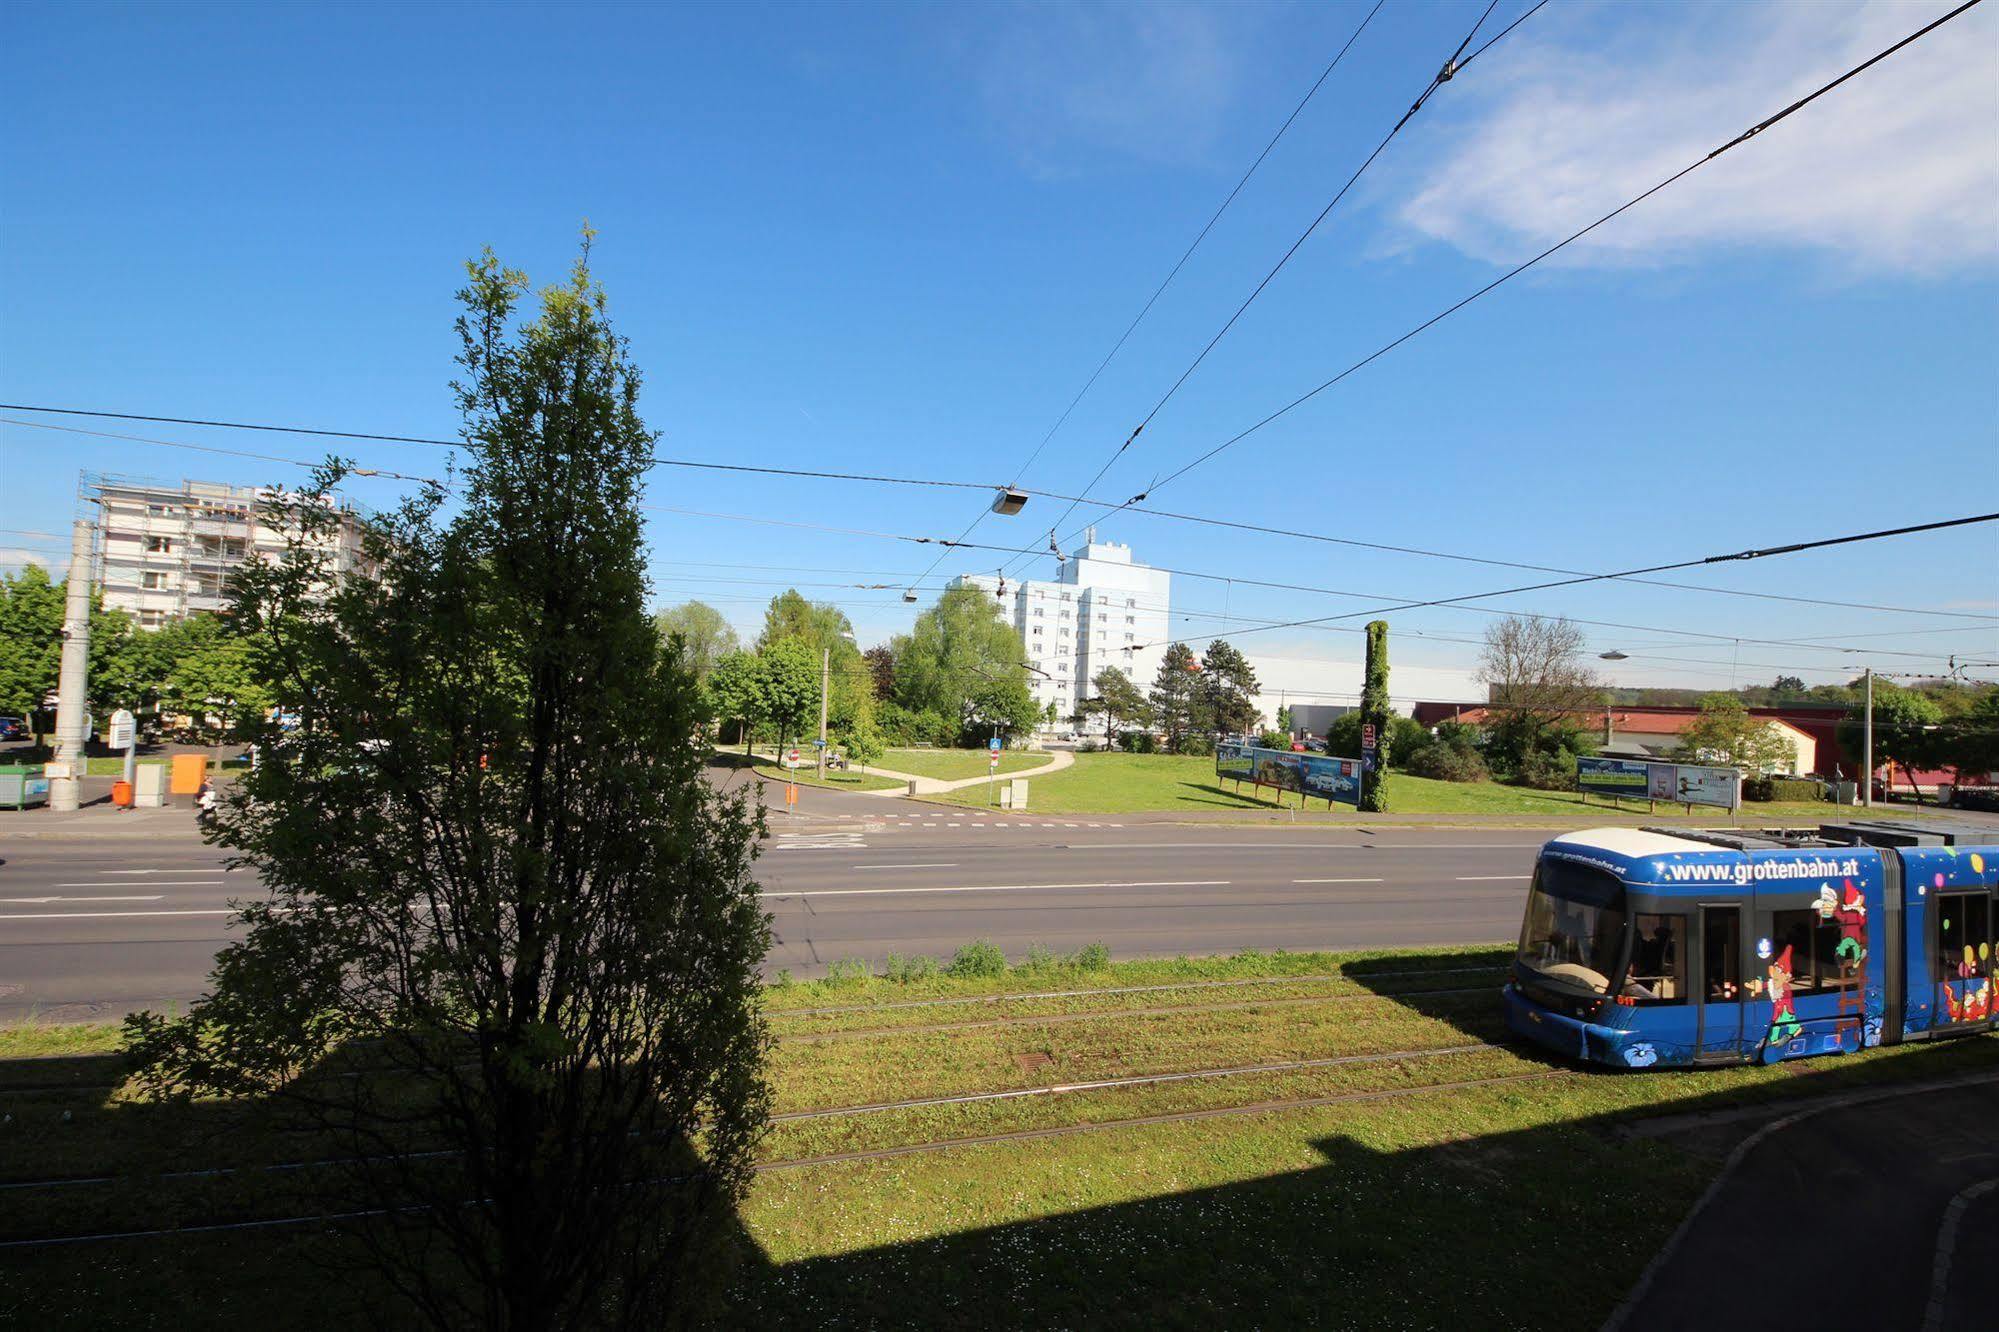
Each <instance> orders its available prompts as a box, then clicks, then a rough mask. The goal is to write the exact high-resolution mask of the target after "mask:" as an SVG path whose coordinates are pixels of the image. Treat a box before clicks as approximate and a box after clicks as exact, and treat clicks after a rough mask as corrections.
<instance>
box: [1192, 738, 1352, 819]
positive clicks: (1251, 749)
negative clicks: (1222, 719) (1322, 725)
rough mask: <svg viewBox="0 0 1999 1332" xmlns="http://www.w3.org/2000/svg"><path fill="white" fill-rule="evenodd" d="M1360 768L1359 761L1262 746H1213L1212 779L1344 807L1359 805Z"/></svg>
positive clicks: (1231, 744)
mask: <svg viewBox="0 0 1999 1332" xmlns="http://www.w3.org/2000/svg"><path fill="white" fill-rule="evenodd" d="M1360 766H1361V765H1360V761H1359V760H1358V759H1343V758H1332V757H1329V756H1327V755H1324V754H1298V753H1293V752H1290V751H1288V750H1283V749H1265V748H1263V747H1262V746H1261V745H1244V744H1234V743H1230V744H1220V745H1216V746H1215V776H1216V777H1218V778H1221V779H1222V780H1224V781H1231V782H1249V783H1250V784H1252V785H1254V786H1274V787H1276V788H1277V789H1278V790H1280V791H1296V792H1298V793H1299V794H1300V795H1306V796H1316V797H1317V798H1319V799H1321V800H1327V801H1337V802H1338V803H1340V804H1343V805H1356V806H1357V805H1359V804H1360Z"/></svg>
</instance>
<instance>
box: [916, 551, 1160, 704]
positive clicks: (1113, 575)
mask: <svg viewBox="0 0 1999 1332" xmlns="http://www.w3.org/2000/svg"><path fill="white" fill-rule="evenodd" d="M955 585H958V586H968V587H977V588H982V589H984V590H985V591H987V592H989V593H992V594H993V595H995V596H997V597H999V599H1000V603H1001V605H1002V606H1003V607H1004V608H1005V609H1006V610H1007V611H1008V612H1010V613H1011V615H1012V618H1013V624H1014V628H1016V629H1018V630H1019V631H1020V641H1021V643H1022V644H1023V645H1024V646H1025V647H1026V649H1027V664H1028V666H1029V667H1031V668H1032V669H1030V670H1029V671H1028V675H1027V680H1028V683H1029V684H1030V685H1031V686H1032V687H1033V689H1034V697H1035V701H1036V702H1038V703H1040V704H1041V705H1042V707H1044V708H1045V707H1047V706H1048V704H1050V703H1053V704H1054V705H1055V715H1056V717H1057V719H1058V725H1066V724H1067V723H1068V720H1069V717H1070V716H1071V715H1072V714H1073V713H1074V712H1075V710H1076V705H1077V704H1078V703H1080V702H1081V701H1082V700H1084V699H1086V698H1089V697H1090V696H1091V695H1092V694H1094V693H1095V692H1096V691H1095V689H1093V688H1092V687H1091V685H1090V681H1091V680H1093V679H1095V678H1096V676H1097V673H1098V672H1099V671H1102V670H1104V669H1106V668H1112V669H1116V670H1120V671H1123V672H1124V673H1125V674H1126V675H1128V676H1130V677H1131V679H1132V681H1133V683H1135V684H1136V685H1137V686H1138V687H1139V688H1140V689H1149V688H1151V686H1152V679H1153V677H1154V676H1155V675H1157V674H1158V673H1159V663H1160V662H1161V661H1162V660H1163V659H1164V658H1165V656H1166V641H1167V637H1168V633H1169V626H1170V624H1171V616H1170V611H1171V606H1172V594H1173V586H1172V585H1173V578H1172V575H1171V574H1167V573H1164V572H1162V571H1161V570H1158V569H1153V568H1148V567H1147V566H1145V565H1143V564H1134V563H1132V559H1131V547H1130V546H1123V545H1119V544H1117V543H1116V542H1112V541H1098V540H1097V533H1096V529H1095V528H1091V529H1090V530H1089V531H1088V532H1087V533H1086V535H1085V537H1084V540H1083V545H1082V546H1081V547H1080V548H1079V549H1078V550H1077V551H1076V552H1075V553H1074V554H1072V555H1069V556H1067V557H1065V558H1064V559H1063V561H1062V567H1061V568H1060V569H1059V570H1058V571H1057V573H1056V575H1055V581H1054V582H1042V581H1040V580H1038V579H1026V580H1022V581H1015V580H1013V579H1002V578H1001V577H1000V576H999V575H997V574H967V575H965V576H963V577H961V578H958V579H956V580H955Z"/></svg>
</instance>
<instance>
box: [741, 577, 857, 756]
mask: <svg viewBox="0 0 1999 1332" xmlns="http://www.w3.org/2000/svg"><path fill="white" fill-rule="evenodd" d="M785 640H791V641H794V642H798V643H802V644H804V645H805V648H806V650H807V652H808V653H809V654H810V656H811V658H812V662H813V669H814V670H815V671H816V670H818V669H820V668H821V667H822V666H824V667H826V669H827V670H828V671H829V672H830V675H829V679H828V683H829V686H830V688H829V691H828V699H827V708H826V724H827V727H828V729H829V730H831V731H833V732H835V733H844V732H846V731H850V730H852V729H853V728H854V727H856V726H860V725H863V724H867V725H872V724H873V723H874V720H875V691H874V681H873V676H872V672H871V671H870V670H869V667H868V663H867V661H866V659H865V658H864V657H862V655H861V650H860V649H859V648H858V647H856V646H854V626H853V625H852V624H851V623H849V621H848V619H847V616H846V613H845V612H843V611H842V610H840V608H839V607H837V606H829V605H827V604H825V603H824V602H817V601H807V600H806V599H805V598H804V597H802V596H800V595H799V594H798V593H797V592H796V591H785V592H781V593H779V594H778V595H777V596H775V597H772V598H771V603H770V606H769V608H768V609H767V610H765V612H764V631H763V635H762V636H761V637H760V638H758V639H757V647H758V649H759V650H761V649H763V648H767V647H770V646H771V645H772V644H775V643H779V642H783V641H785ZM815 679H816V677H815ZM814 688H815V689H816V688H817V685H815V686H814ZM812 706H813V708H814V709H815V712H814V719H815V721H816V719H817V712H816V709H817V708H818V706H819V704H818V701H817V695H816V694H815V695H814V701H813V705H812Z"/></svg>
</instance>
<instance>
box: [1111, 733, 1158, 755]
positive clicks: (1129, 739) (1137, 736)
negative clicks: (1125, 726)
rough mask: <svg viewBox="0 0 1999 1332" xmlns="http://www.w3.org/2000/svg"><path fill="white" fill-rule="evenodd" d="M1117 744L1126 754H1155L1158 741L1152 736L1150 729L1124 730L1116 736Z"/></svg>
mask: <svg viewBox="0 0 1999 1332" xmlns="http://www.w3.org/2000/svg"><path fill="white" fill-rule="evenodd" d="M1118 746H1119V747H1120V748H1122V749H1123V750H1124V752H1125V753H1127V754H1156V753H1158V752H1159V742H1158V741H1156V740H1154V739H1153V738H1152V732H1150V731H1126V732H1125V733H1124V734H1123V735H1121V736H1119V737H1118Z"/></svg>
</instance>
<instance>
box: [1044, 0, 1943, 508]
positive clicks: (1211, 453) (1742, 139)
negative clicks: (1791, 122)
mask: <svg viewBox="0 0 1999 1332" xmlns="http://www.w3.org/2000/svg"><path fill="white" fill-rule="evenodd" d="M1980 3H1982V0H1965V3H1964V4H1961V5H1959V6H1958V7H1957V8H1956V9H1953V10H1951V11H1950V12H1949V13H1947V14H1945V15H1944V16H1943V17H1941V18H1938V19H1935V20H1933V21H1932V22H1930V23H1927V24H1925V25H1923V26H1922V27H1921V28H1918V29H1917V30H1916V31H1915V32H1913V33H1910V34H1909V35H1908V36H1906V37H1904V38H1902V39H1901V40H1900V41H1898V42H1896V43H1894V44H1893V45H1892V46H1889V47H1886V48H1884V49H1883V50H1881V51H1879V52H1877V53H1876V54H1874V55H1872V56H1870V57H1868V58H1867V59H1866V60H1863V61H1861V62H1860V63H1859V64H1857V65H1855V66H1854V67H1853V68H1851V69H1849V70H1847V71H1846V72H1845V73H1844V74H1841V75H1839V76H1838V77H1837V78H1835V79H1832V80H1831V81H1830V82H1828V83H1825V84H1823V85H1821V86H1820V87H1819V88H1818V89H1817V90H1815V91H1813V92H1810V93H1807V94H1806V95H1805V96H1803V97H1800V98H1799V99H1797V100H1796V101H1794V102H1792V103H1791V104H1790V105H1789V106H1787V107H1785V108H1784V109H1783V110H1781V111H1778V112H1776V113H1775V114H1773V115H1770V116H1767V117H1765V118H1764V119H1762V120H1760V121H1758V122H1757V123H1756V124H1754V125H1751V126H1750V127H1749V128H1748V129H1746V130H1744V131H1742V132H1741V133H1740V134H1738V135H1736V136H1735V137H1734V138H1732V139H1730V140H1728V141H1727V142H1726V143H1723V144H1722V145H1720V146H1719V147H1717V148H1715V149H1713V150H1712V151H1710V152H1709V153H1708V154H1707V155H1706V156H1704V157H1700V158H1697V159H1695V160H1694V161H1693V162H1690V163H1688V164H1687V165H1686V166H1684V167H1681V168H1680V169H1679V170H1678V171H1675V172H1674V173H1673V174H1672V175H1670V176H1667V177H1666V178H1665V179H1664V180H1661V181H1660V182H1659V183H1658V184H1656V185H1653V186H1652V187H1651V188H1650V189H1647V190H1645V191H1644V192H1643V193H1641V194H1637V195H1634V196H1632V197H1631V198H1630V199H1627V200H1625V201H1624V202H1623V203H1621V204H1619V205H1618V206H1617V207H1615V208H1613V209H1611V210H1610V211H1609V212H1607V213H1605V214H1604V215H1603V216H1601V217H1599V218H1597V219H1596V221H1594V222H1591V223H1590V224H1589V225H1588V226H1585V227H1583V228H1581V229H1580V230H1577V231H1574V232H1571V233H1570V234H1569V235H1567V236H1565V237H1563V238H1562V239H1561V240H1559V241H1557V242H1555V243H1554V244H1553V245H1550V246H1549V247H1548V248H1547V249H1545V250H1542V251H1541V252H1540V253H1539V254H1537V255H1535V256H1534V257H1533V258H1531V259H1528V260H1526V261H1525V262H1524V263H1521V264H1519V265H1517V266H1516V267H1514V268H1511V269H1509V270H1507V271H1506V272H1505V273H1502V274H1501V275H1500V276H1498V277H1496V278H1494V279H1493V280H1492V281H1490V282H1488V283H1486V284H1485V285H1484V286H1482V287H1480V288H1478V290H1476V291H1474V292H1472V293H1471V294H1470V295H1469V296H1466V297H1464V298H1463V299H1462V300H1459V301H1458V302H1456V303H1455V304H1453V305H1450V306H1447V307H1446V308H1445V309H1443V310H1441V311H1439V312H1438V313H1437V314H1434V315H1432V316H1430V318H1428V319H1426V320H1424V321H1423V322H1422V323H1420V324H1418V325H1416V326H1415V327H1414V328H1411V329H1410V330H1409V331H1408V332H1406V333H1403V334H1402V335H1401V336H1400V337H1397V338H1395V339H1394V340H1393V341H1391V342H1387V343H1384V344H1383V345H1382V346H1380V347H1378V348H1376V349H1375V350H1374V351H1372V352H1369V353H1368V354H1367V355H1366V356H1364V357H1362V358H1361V359H1360V360H1358V361H1355V362H1354V363H1353V364H1352V365H1349V366H1348V367H1347V368H1346V369H1344V370H1342V371H1340V372H1339V373H1338V374H1336V375H1334V376H1333V377H1332V378H1330V379H1328V380H1325V381H1324V382H1322V383H1321V384H1319V385H1318V386H1317V387H1316V388H1313V389H1311V390H1309V391H1307V392H1305V393H1302V394H1300V395H1299V396H1297V397H1295V398H1293V399H1292V400H1291V401H1290V402H1287V403H1285V404H1284V405H1283V406H1282V407H1279V408H1278V409H1277V410H1276V411H1274V412H1272V413H1270V414H1269V415H1268V416H1265V417H1264V418H1263V419H1261V420H1259V421H1257V422H1256V423H1255V424H1253V425H1251V426H1249V427H1247V428H1246V429H1243V430H1241V431H1238V432H1237V433H1236V434H1234V435H1231V436H1230V437H1229V438H1227V439H1225V440H1223V441H1222V442H1221V443H1219V444H1217V445H1215V446H1214V447H1213V448H1211V449H1209V450H1207V451H1206V452H1205V453H1202V454H1200V455H1199V456H1197V457H1196V458H1194V459H1193V461H1191V462H1189V463H1187V464H1185V465H1184V466H1182V467H1180V468H1178V469H1177V470H1175V471H1173V472H1170V473H1168V474H1167V475H1166V476H1165V477H1164V478H1163V479H1161V480H1159V481H1155V482H1154V483H1153V484H1152V485H1150V486H1149V487H1147V488H1146V490H1144V491H1141V492H1139V493H1138V494H1137V495H1135V496H1133V497H1132V498H1131V500H1129V501H1127V503H1128V504H1135V503H1138V502H1139V501H1141V500H1143V499H1145V498H1146V497H1147V495H1149V494H1150V493H1151V492H1153V491H1156V490H1158V489H1159V488H1160V487H1161V486H1164V485H1168V484H1171V483H1172V482H1174V481H1176V480H1178V479H1179V478H1180V477H1183V476H1185V475H1186V474H1187V473H1188V472H1190V471H1192V470H1193V469H1194V468H1196V467H1199V466H1200V465H1201V464H1203V463H1205V462H1207V461H1208V460H1209V459H1211V458H1213V457H1215V456H1216V455H1217V454H1219V453H1222V452H1223V451H1224V450H1227V449H1230V448H1233V447H1234V446H1235V445H1236V444H1239V443H1241V442H1242V441H1243V440H1244V439H1247V438H1248V437H1249V436H1250V435H1253V434H1255V433H1256V432H1257V431H1259V430H1261V429H1263V428H1264V427H1265V426H1267V425H1269V424H1270V423H1271V422H1273V421H1276V420H1278V419H1279V418H1280V417H1283V416H1285V415H1287V414H1289V413H1290V412H1292V411H1295V410H1296V409H1297V408H1299V407H1301V406H1303V405H1304V404H1305V403H1307V402H1310V401H1311V400H1312V399H1313V398H1316V397H1318V396H1319V395H1320V394H1321V393H1324V392H1325V391H1326V390H1327V389H1329V388H1332V387H1333V386H1334V385H1335V384H1338V383H1339V382H1340V381H1341V380H1343V379H1345V378H1347V377H1348V376H1349V375H1352V374H1354V373H1355V372H1357V371H1359V370H1361V369H1362V368H1363V367H1365V366H1368V365H1370V364H1372V363H1373V362H1375V361H1377V360H1379V359H1380V358H1381V357H1383V356H1386V355H1387V354H1388V353H1389V352H1391V351H1394V350H1395V349H1396V348H1397V347H1400V346H1401V345H1402V344H1403V343H1405V342H1407V341H1409V340H1410V339H1411V338H1414V337H1416V336H1418V335H1419V334H1421V333H1423V332H1425V331H1427V330H1428V329H1430V328H1433V327H1435V326H1436V325H1437V324H1439V323H1442V322H1443V321H1444V320H1446V319H1448V318H1450V317H1451V316H1452V315H1454V314H1456V313H1457V312H1458V311H1460V310H1462V309H1464V308H1465V307H1466V306H1468V305H1470V304H1471V303H1472V302H1474V301H1476V300H1478V299H1479V298H1480V297H1482V296H1485V295H1486V294H1488V293H1489V292H1492V291H1494V290H1496V289H1498V288H1499V287H1501V286H1503V285H1505V284H1506V283H1508V282H1510V281H1512V280H1513V279H1514V278H1516V277H1518V276H1520V274H1522V273H1524V272H1526V271H1527V270H1528V269H1530V268H1532V267H1534V266H1535V265H1536V264H1538V263H1540V262H1541V261H1542V260H1544V259H1546V258H1548V257H1549V256H1550V255H1553V254H1555V253H1557V252H1558V251H1560V250H1562V249H1565V248H1566V247H1568V246H1569V245H1571V244H1573V243H1574V242H1576V241H1578V240H1581V239H1582V238H1583V237H1584V236H1587V235H1589V234H1590V233H1591V232H1592V231H1595V230H1596V229H1597V228H1598V227H1601V226H1603V225H1604V224H1605V223H1607V222H1609V221H1610V220H1611V219H1613V218H1615V217H1617V216H1619V215H1620V214H1622V213H1624V212H1626V211H1628V210H1629V209H1632V208H1634V207H1636V206H1637V205H1639V204H1641V203H1643V202H1644V201H1645V200H1647V199H1649V198H1651V197H1652V196H1653V195H1655V194H1657V193H1659V191H1661V190H1663V189H1665V188H1666V187H1667V186H1669V185H1672V184H1674V183H1676V182H1677V181H1680V180H1682V179H1684V178H1685V177H1687V176H1689V175H1692V174H1693V173H1694V172H1695V171H1698V170H1699V169H1700V168H1701V167H1703V166H1706V165H1707V164H1708V163H1709V162H1712V161H1714V160H1715V159H1716V158H1718V157H1721V156H1722V155H1723V154H1725V153H1727V152H1729V151H1730V150H1731V149H1734V148H1736V147H1739V146H1740V145H1742V144H1744V143H1747V142H1748V141H1749V140H1750V139H1753V138H1755V137H1756V136H1757V135H1758V134H1761V133H1762V132H1763V131H1764V130H1767V129H1769V128H1770V127H1771V126H1773V125H1775V124H1777V123H1778V122H1780V121H1782V120H1784V119H1786V118H1787V117H1789V116H1792V115H1794V114H1796V113H1797V112H1799V111H1801V110H1803V109H1804V108H1805V107H1807V106H1810V105H1811V104H1812V103H1813V102H1815V101H1817V100H1818V99H1819V98H1821V97H1823V96H1825V95H1826V94H1827V93H1829V92H1831V91H1832V90H1833V89H1835V88H1837V87H1839V86H1840V85H1841V84H1843V83H1845V82H1846V81H1847V80H1849V79H1852V78H1854V77H1856V76H1858V75H1860V74H1861V73H1863V72H1865V71H1866V70H1868V69H1871V68H1872V67H1873V66H1875V65H1877V64H1879V63H1880V62H1881V61H1883V60H1886V59H1887V58H1888V57H1889V56H1891V55H1894V54H1895V53H1896V52H1898V51H1900V50H1902V49H1903V48H1904V47H1906V46H1908V45H1910V44H1911V43H1913V42H1916V41H1918V40H1920V39H1921V38H1923V37H1925V36H1927V35H1929V34H1930V33H1932V32H1934V31H1936V29H1938V28H1940V27H1942V26H1943V25H1944V24H1946V23H1948V22H1950V21H1951V20H1952V19H1954V18H1957V17H1958V16H1959V15H1961V14H1963V13H1964V12H1965V11H1967V10H1969V9H1972V8H1973V7H1975V6H1977V5H1978V4H1980ZM1086 493H1087V492H1086ZM1072 538H1073V534H1072Z"/></svg>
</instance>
